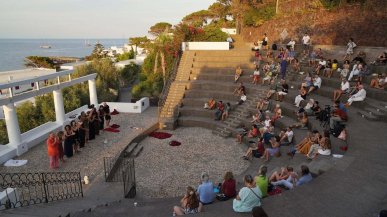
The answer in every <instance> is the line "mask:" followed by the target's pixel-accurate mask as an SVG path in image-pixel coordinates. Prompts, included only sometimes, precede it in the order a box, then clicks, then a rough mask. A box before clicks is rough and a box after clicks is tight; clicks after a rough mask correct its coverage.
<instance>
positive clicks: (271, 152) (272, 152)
mask: <svg viewBox="0 0 387 217" xmlns="http://www.w3.org/2000/svg"><path fill="white" fill-rule="evenodd" d="M270 145H271V148H266V149H265V152H264V153H263V156H262V157H261V158H265V162H266V161H269V159H270V156H271V157H273V156H276V157H279V156H281V153H280V144H279V143H278V142H277V139H276V138H275V137H272V138H271V139H270Z"/></svg>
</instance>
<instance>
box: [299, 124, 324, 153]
mask: <svg viewBox="0 0 387 217" xmlns="http://www.w3.org/2000/svg"><path fill="white" fill-rule="evenodd" d="M320 137H321V135H320V133H319V132H318V131H317V130H313V131H312V132H308V134H307V136H306V138H304V139H303V140H302V141H301V142H300V143H298V144H297V145H296V147H295V148H296V150H297V152H299V153H300V154H304V155H307V154H308V153H309V150H310V147H311V146H312V145H313V144H315V143H318V140H319V139H320Z"/></svg>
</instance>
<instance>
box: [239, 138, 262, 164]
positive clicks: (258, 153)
mask: <svg viewBox="0 0 387 217" xmlns="http://www.w3.org/2000/svg"><path fill="white" fill-rule="evenodd" d="M264 152H265V146H264V144H263V137H261V138H258V142H257V147H249V148H248V149H247V151H246V154H245V155H243V156H242V158H243V159H244V160H249V159H250V158H252V157H253V156H254V157H256V158H260V157H262V156H263V153H264Z"/></svg>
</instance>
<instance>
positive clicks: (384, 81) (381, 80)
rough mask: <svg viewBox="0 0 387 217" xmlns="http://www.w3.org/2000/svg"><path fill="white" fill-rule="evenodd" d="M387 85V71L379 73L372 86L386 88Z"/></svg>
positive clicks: (372, 81)
mask: <svg viewBox="0 0 387 217" xmlns="http://www.w3.org/2000/svg"><path fill="white" fill-rule="evenodd" d="M386 86H387V76H386V73H383V74H379V75H377V77H375V78H374V79H372V80H371V83H370V87H372V88H376V89H381V90H383V89H385V88H386Z"/></svg>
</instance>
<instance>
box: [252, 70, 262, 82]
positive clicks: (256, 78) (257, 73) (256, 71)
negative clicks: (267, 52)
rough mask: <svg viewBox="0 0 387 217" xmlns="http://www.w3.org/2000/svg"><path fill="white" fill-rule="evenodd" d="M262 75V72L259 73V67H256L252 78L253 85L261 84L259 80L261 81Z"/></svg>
mask: <svg viewBox="0 0 387 217" xmlns="http://www.w3.org/2000/svg"><path fill="white" fill-rule="evenodd" d="M260 74H261V72H260V71H259V67H256V68H255V70H254V72H253V75H252V77H253V82H252V83H253V84H258V83H259V79H260V77H259V76H260Z"/></svg>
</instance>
